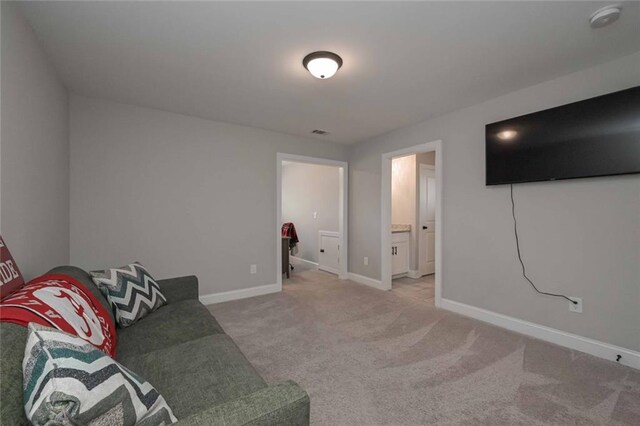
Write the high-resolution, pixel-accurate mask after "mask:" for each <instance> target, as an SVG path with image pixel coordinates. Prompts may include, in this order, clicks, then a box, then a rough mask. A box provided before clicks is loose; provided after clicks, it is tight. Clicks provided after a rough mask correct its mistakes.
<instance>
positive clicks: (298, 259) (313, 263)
mask: <svg viewBox="0 0 640 426" xmlns="http://www.w3.org/2000/svg"><path fill="white" fill-rule="evenodd" d="M289 259H295V260H296V261H298V262H300V263H306V264H307V265H309V266H313V267H314V268H316V269H317V268H318V262H312V261H311V260H307V259H303V258H301V257H297V256H289Z"/></svg>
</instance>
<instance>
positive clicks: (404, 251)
mask: <svg viewBox="0 0 640 426" xmlns="http://www.w3.org/2000/svg"><path fill="white" fill-rule="evenodd" d="M410 235H411V225H398V224H394V225H391V274H392V275H393V276H394V277H398V276H402V275H406V274H408V273H409V236H410Z"/></svg>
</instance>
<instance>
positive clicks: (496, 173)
mask: <svg viewBox="0 0 640 426" xmlns="http://www.w3.org/2000/svg"><path fill="white" fill-rule="evenodd" d="M485 131H486V184H487V185H500V184H509V183H522V182H536V181H549V180H559V179H574V178H584V177H594V176H611V175H623V174H631V173H640V86H638V87H633V88H631V89H627V90H622V91H620V92H614V93H609V94H607V95H603V96H598V97H595V98H591V99H587V100H584V101H580V102H575V103H572V104H568V105H563V106H559V107H556V108H551V109H547V110H544V111H539V112H535V113H533V114H527V115H523V116H520V117H515V118H510V119H508V120H503V121H498V122H496V123H491V124H487V125H486V127H485Z"/></svg>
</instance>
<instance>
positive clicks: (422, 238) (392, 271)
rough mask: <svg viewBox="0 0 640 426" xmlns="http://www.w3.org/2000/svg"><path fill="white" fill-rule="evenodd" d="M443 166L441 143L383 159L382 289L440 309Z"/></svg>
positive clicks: (386, 155)
mask: <svg viewBox="0 0 640 426" xmlns="http://www.w3.org/2000/svg"><path fill="white" fill-rule="evenodd" d="M429 159H430V160H429ZM442 164H443V162H442V142H441V141H434V142H429V143H425V144H421V145H416V146H413V147H410V148H406V149H402V150H398V151H393V152H389V153H385V154H383V155H382V221H381V224H382V229H381V242H382V244H381V262H382V276H381V281H382V287H383V288H384V289H387V290H392V289H393V290H394V291H397V292H398V294H402V295H407V296H410V297H414V298H420V299H421V300H424V301H425V302H426V303H431V304H434V305H435V306H440V301H441V299H442V243H441V242H442V229H443V227H442V174H443V173H442Z"/></svg>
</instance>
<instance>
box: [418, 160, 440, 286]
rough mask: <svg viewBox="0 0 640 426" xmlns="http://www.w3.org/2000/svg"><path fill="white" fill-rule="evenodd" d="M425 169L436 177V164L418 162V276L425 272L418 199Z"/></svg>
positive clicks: (421, 223)
mask: <svg viewBox="0 0 640 426" xmlns="http://www.w3.org/2000/svg"><path fill="white" fill-rule="evenodd" d="M425 170H429V171H431V172H433V177H434V178H436V175H435V171H436V166H435V165H431V164H420V165H419V167H418V182H419V184H418V188H417V189H418V191H419V194H420V195H419V196H418V200H420V201H419V202H420V205H419V206H418V208H417V218H416V219H417V220H416V231H418V232H417V238H416V246H417V249H418V265H417V267H418V268H417V269H418V273H419V274H420V276H424V275H426V274H424V273H423V271H424V270H423V268H422V266H423V265H421V264H422V263H423V262H422V259H424V252H423V250H424V244H422V237H421V232H422V229H421V228H422V225H423V222H422V213H424V212H423V211H422V208H421V206H422V200H421V199H420V198H421V197H422V174H423V173H425ZM436 181H437V178H436ZM437 195H438V194H436V207H437V205H438V199H437ZM434 220H435V219H434ZM436 224H437V222H436Z"/></svg>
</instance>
